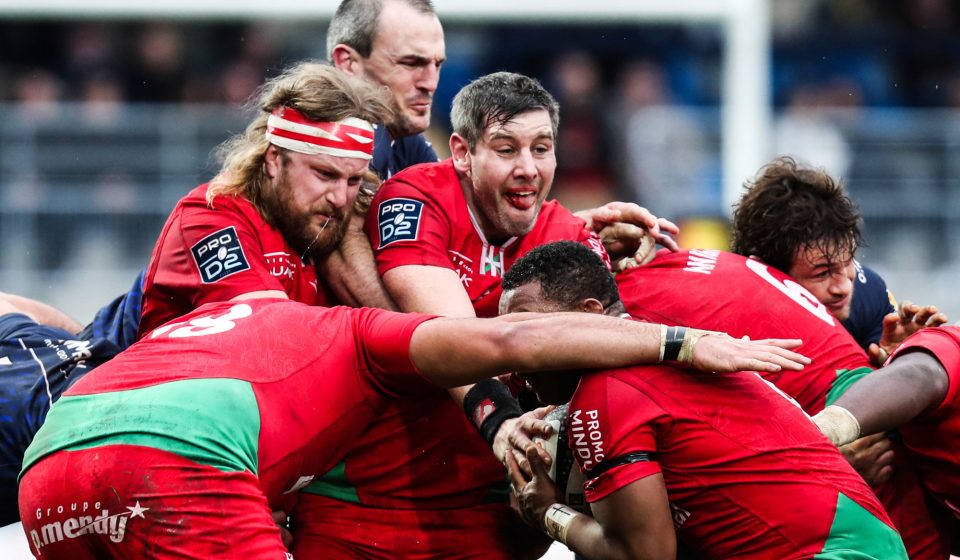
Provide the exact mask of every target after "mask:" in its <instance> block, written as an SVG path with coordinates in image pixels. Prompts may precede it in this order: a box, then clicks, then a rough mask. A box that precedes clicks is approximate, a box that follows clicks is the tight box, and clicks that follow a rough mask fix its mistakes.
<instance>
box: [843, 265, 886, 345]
mask: <svg viewBox="0 0 960 560" xmlns="http://www.w3.org/2000/svg"><path fill="white" fill-rule="evenodd" d="M853 264H854V265H856V269H857V275H856V278H854V280H853V301H852V302H850V316H849V317H847V320H846V321H843V326H844V327H845V328H846V329H847V331H848V332H849V333H850V334H851V335H853V338H854V339H855V340H856V341H857V344H859V345H860V346H861V347H862V348H863V349H864V350H866V349H867V348H869V347H870V344H872V343H876V342H879V341H880V335H881V334H883V317H884V316H885V315H887V314H888V313H893V312H895V311H896V309H895V308H894V306H893V302H892V300H893V297H892V296H891V295H890V292H888V291H887V284H886V283H885V282H884V281H883V278H880V275H879V274H877V273H876V272H874V271H873V270H871V269H869V268H867V267H865V266H863V265H861V264H860V263H858V262H857V261H853Z"/></svg>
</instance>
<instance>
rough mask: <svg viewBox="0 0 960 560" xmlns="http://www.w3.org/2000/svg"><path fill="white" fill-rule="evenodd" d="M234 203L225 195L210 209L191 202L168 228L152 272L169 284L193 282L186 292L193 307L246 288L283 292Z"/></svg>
mask: <svg viewBox="0 0 960 560" xmlns="http://www.w3.org/2000/svg"><path fill="white" fill-rule="evenodd" d="M237 205H238V203H237V202H236V201H233V200H230V199H229V198H227V197H219V198H217V199H216V200H215V208H210V207H209V206H206V205H205V204H199V203H194V204H191V205H190V206H188V207H184V209H183V213H182V214H181V217H180V222H179V224H178V226H179V227H177V228H176V230H175V231H171V232H169V235H170V236H171V237H172V239H170V240H168V241H167V242H166V243H165V245H166V250H165V251H164V253H162V254H161V255H160V257H159V258H160V261H159V263H158V266H157V272H156V274H157V276H158V280H159V277H160V276H161V275H164V276H167V277H168V278H169V283H170V284H171V285H176V284H180V285H182V286H191V285H192V287H193V289H192V290H189V291H188V292H187V293H189V296H190V300H191V304H192V305H193V307H194V308H196V307H199V306H200V305H203V304H204V303H208V302H211V301H226V300H228V299H231V298H233V297H236V296H238V295H241V294H245V293H248V292H255V291H261V290H279V291H281V292H285V291H286V290H284V287H283V285H282V284H281V283H280V281H279V280H278V279H277V278H274V277H273V276H271V274H270V268H269V266H268V265H267V260H266V257H265V256H264V254H263V248H262V245H261V243H260V235H259V232H258V231H257V226H256V225H255V224H254V223H252V222H251V221H250V220H249V219H248V217H247V216H245V215H244V214H243V212H242V211H241V210H240V209H239V208H238V207H237ZM158 280H155V281H154V283H155V284H160V283H167V282H161V281H158Z"/></svg>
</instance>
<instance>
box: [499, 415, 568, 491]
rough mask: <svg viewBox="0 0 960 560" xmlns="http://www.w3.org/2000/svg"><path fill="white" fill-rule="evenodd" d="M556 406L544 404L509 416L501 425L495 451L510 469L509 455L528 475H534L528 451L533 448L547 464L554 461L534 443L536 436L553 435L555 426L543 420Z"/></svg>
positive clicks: (547, 437)
mask: <svg viewBox="0 0 960 560" xmlns="http://www.w3.org/2000/svg"><path fill="white" fill-rule="evenodd" d="M554 408H555V407H553V406H544V407H541V408H537V409H535V410H531V411H530V412H527V413H526V414H524V415H523V416H519V417H517V418H509V419H507V420H504V421H503V424H501V425H500V430H498V431H497V435H496V436H494V438H493V453H494V454H495V455H496V456H497V458H498V459H500V462H501V463H503V466H505V467H507V470H509V469H510V462H509V461H508V460H507V457H508V456H512V457H513V461H514V463H515V464H517V465H518V467H519V468H520V469H521V470H522V471H523V473H524V474H525V475H526V476H532V475H533V471H531V470H530V463H529V462H528V461H527V451H530V450H532V451H533V452H534V453H536V454H537V455H539V456H540V459H541V460H542V461H544V462H545V463H546V464H547V466H549V465H550V463H552V462H553V458H551V457H550V454H549V453H547V451H546V450H545V449H543V448H542V447H540V446H539V445H537V444H536V443H534V441H533V438H534V437H540V438H543V439H549V438H550V436H552V435H553V426H551V425H550V424H549V423H548V422H545V421H544V420H543V417H544V416H546V415H547V414H549V413H550V411H551V410H553V409H554Z"/></svg>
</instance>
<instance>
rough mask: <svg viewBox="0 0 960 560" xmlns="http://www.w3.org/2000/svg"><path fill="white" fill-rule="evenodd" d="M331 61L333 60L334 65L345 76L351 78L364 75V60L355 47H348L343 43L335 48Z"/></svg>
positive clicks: (331, 54)
mask: <svg viewBox="0 0 960 560" xmlns="http://www.w3.org/2000/svg"><path fill="white" fill-rule="evenodd" d="M330 60H332V61H333V65H334V66H336V67H337V69H338V70H340V71H341V72H343V73H344V74H348V75H350V76H360V75H362V74H363V59H362V58H361V57H360V54H359V53H357V51H356V50H354V49H353V47H348V46H347V45H344V44H342V43H341V44H339V45H337V46H335V47H333V52H332V53H330Z"/></svg>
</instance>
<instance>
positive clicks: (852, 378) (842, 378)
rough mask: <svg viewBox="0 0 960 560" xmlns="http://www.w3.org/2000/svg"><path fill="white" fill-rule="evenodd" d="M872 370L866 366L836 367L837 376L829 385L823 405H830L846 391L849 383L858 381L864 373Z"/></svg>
mask: <svg viewBox="0 0 960 560" xmlns="http://www.w3.org/2000/svg"><path fill="white" fill-rule="evenodd" d="M872 371H873V369H872V368H868V367H858V368H855V369H838V370H837V378H836V379H834V380H833V385H832V386H831V387H830V391H828V392H827V404H825V405H824V406H830V405H831V404H833V403H834V402H836V400H837V399H839V398H840V397H841V396H842V395H843V394H844V393H846V392H847V389H849V388H850V386H851V385H853V384H854V383H856V382H857V381H860V380H861V379H862V378H863V377H864V376H865V375H867V374H868V373H870V372H872Z"/></svg>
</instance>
